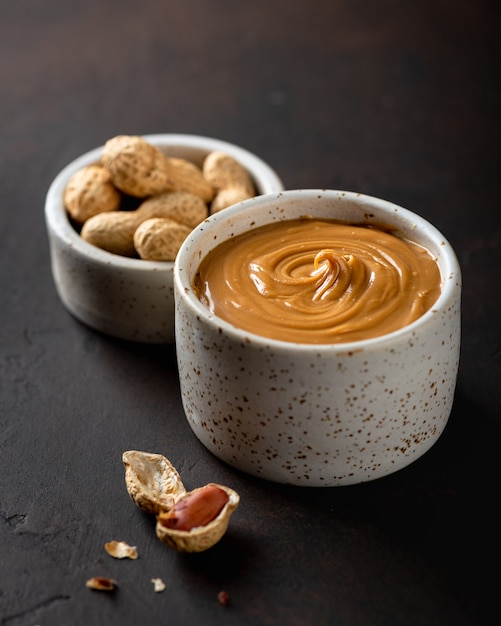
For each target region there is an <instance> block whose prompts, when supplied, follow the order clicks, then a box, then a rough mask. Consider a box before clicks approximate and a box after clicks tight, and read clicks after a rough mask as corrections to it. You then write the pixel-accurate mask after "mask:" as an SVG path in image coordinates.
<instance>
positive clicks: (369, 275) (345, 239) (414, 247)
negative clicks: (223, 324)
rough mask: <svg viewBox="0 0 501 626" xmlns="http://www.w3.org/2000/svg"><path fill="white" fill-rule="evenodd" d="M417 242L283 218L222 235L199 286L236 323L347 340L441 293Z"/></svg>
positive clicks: (381, 327)
mask: <svg viewBox="0 0 501 626" xmlns="http://www.w3.org/2000/svg"><path fill="white" fill-rule="evenodd" d="M440 284H441V279H440V271H439V269H438V265H437V263H436V261H435V260H434V259H433V257H432V256H431V254H430V253H429V252H428V250H426V249H425V248H423V247H422V246H420V245H418V244H416V243H414V242H411V241H408V240H404V239H402V238H399V237H397V236H396V235H394V234H392V233H391V232H390V231H385V230H384V229H379V228H375V227H372V226H362V225H351V224H344V223H339V222H336V221H332V220H322V219H316V218H302V219H296V220H289V221H285V222H284V221H282V222H277V223H273V224H269V225H266V226H262V227H260V228H257V229H255V230H252V231H249V232H246V233H244V234H241V235H238V236H235V237H233V238H232V239H229V240H227V241H225V242H223V243H222V244H220V245H219V246H218V247H216V248H215V249H214V250H212V251H211V252H210V253H209V254H208V255H207V256H206V258H205V259H203V260H202V262H201V264H200V267H199V268H198V272H197V274H196V277H195V280H194V288H195V291H196V293H197V296H198V297H199V299H200V300H201V302H203V303H204V304H205V305H206V306H207V307H208V308H209V309H210V310H211V311H212V312H213V313H215V314H216V315H218V316H219V317H221V318H223V319H225V320H226V321H228V322H230V323H231V324H233V325H234V326H236V327H238V328H242V329H244V330H247V331H250V332H253V333H256V334H258V335H262V336H265V337H269V338H273V339H279V340H283V341H290V342H296V343H314V344H326V343H345V342H349V341H359V340H363V339H369V338H373V337H378V336H380V335H384V334H386V333H390V332H392V331H395V330H397V329H400V328H402V327H404V326H407V325H408V324H410V323H411V322H413V321H414V320H416V319H417V318H419V317H420V316H421V315H423V313H425V312H426V311H427V310H428V309H430V307H431V306H432V305H433V303H434V302H435V301H436V300H437V298H438V296H439V294H440Z"/></svg>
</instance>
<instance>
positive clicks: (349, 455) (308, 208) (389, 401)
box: [174, 190, 461, 486]
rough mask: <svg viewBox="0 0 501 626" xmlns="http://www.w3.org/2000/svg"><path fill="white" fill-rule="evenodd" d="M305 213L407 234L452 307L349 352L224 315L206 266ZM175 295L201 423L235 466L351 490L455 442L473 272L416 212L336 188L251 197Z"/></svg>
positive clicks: (204, 237)
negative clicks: (216, 308) (206, 299)
mask: <svg viewBox="0 0 501 626" xmlns="http://www.w3.org/2000/svg"><path fill="white" fill-rule="evenodd" d="M304 214H309V215H312V216H316V217H324V218H334V219H341V220H348V221H350V222H354V223H363V224H367V223H373V224H381V223H383V224H388V225H393V226H394V227H395V228H396V230H397V231H399V232H400V233H401V234H402V235H403V236H405V237H406V238H409V239H412V240H414V241H415V242H417V243H420V244H421V245H423V246H425V247H426V248H427V249H428V250H429V251H431V253H432V254H433V255H434V256H435V257H436V259H437V262H438V265H439V268H440V273H441V279H442V289H441V295H440V296H439V299H438V300H437V302H436V303H435V305H434V306H433V307H432V309H430V310H429V311H428V312H427V313H425V314H424V315H423V316H422V317H420V318H419V319H418V320H416V321H415V322H413V323H412V324H410V325H408V326H406V327H405V328H403V329H401V330H398V331H395V332H393V333H390V334H387V335H384V336H382V337H379V338H375V339H370V340H364V341H358V342H352V343H345V344H335V345H334V344H329V345H310V344H299V343H289V342H283V341H275V340H271V339H266V338H264V337H261V336H258V335H255V334H252V333H249V332H246V331H243V330H240V329H238V328H235V327H234V326H232V325H231V324H229V323H227V322H225V321H224V320H222V319H221V318H219V317H216V316H215V315H214V314H212V313H210V312H209V310H208V309H207V308H206V307H205V306H204V305H203V304H202V303H201V302H200V301H199V299H198V298H197V296H196V294H195V292H194V290H193V286H192V283H193V280H194V276H195V273H196V271H197V269H198V266H199V263H200V260H201V259H202V258H203V257H204V256H205V255H206V254H207V253H208V252H209V251H210V250H211V249H212V248H214V247H215V246H216V245H218V244H219V243H221V242H223V241H224V240H225V239H227V238H229V237H231V236H232V235H234V234H239V233H242V232H244V231H247V230H248V229H251V228H255V227H257V226H261V225H264V224H268V223H271V222H275V221H277V220H284V219H292V218H296V217H300V216H302V215H304ZM174 287H175V297H176V342H177V354H178V364H179V375H180V382H181V392H182V398H183V404H184V410H185V413H186V416H187V419H188V422H189V424H190V426H191V428H192V429H193V432H194V433H195V435H196V436H197V437H198V438H199V439H200V441H201V442H202V443H203V444H204V445H205V446H206V447H207V448H208V449H209V450H210V451H211V452H212V453H214V454H215V455H216V456H218V457H219V458H220V459H222V460H223V461H225V462H227V463H228V464H230V465H232V466H234V467H235V468H238V469H239V470H242V471H244V472H247V473H249V474H253V475H255V476H258V477H261V478H264V479H268V480H271V481H276V482H279V483H286V484H291V485H302V486H336V485H350V484H354V483H360V482H365V481H370V480H373V479H376V478H379V477H382V476H385V475H387V474H390V473H392V472H395V471H397V470H399V469H401V468H403V467H405V466H407V465H409V464H410V463H412V462H413V461H414V460H416V459H417V458H419V457H420V456H421V455H423V454H424V453H425V452H426V451H427V450H428V449H429V448H430V447H431V446H432V445H433V444H434V443H435V442H436V441H437V439H438V438H439V436H440V434H441V433H442V431H443V429H444V427H445V425H446V423H447V420H448V418H449V414H450V411H451V406H452V402H453V397H454V390H455V384H456V377H457V369H458V360H459V347H460V296H461V275H460V268H459V266H458V262H457V259H456V256H455V254H454V251H453V250H452V248H451V246H450V245H449V243H448V242H447V241H446V239H445V238H444V237H443V236H442V235H441V234H440V232H438V231H437V230H436V228H434V227H433V226H432V225H431V224H429V223H428V222H426V221H425V220H423V219H422V218H420V217H419V216H417V215H415V214H413V213H411V212H409V211H408V210H406V209H403V208H401V207H399V206H396V205H394V204H391V203H389V202H386V201H384V200H380V199H376V198H371V197H367V196H363V195H360V194H355V193H349V192H340V191H329V190H292V191H285V192H283V193H279V194H268V195H266V196H262V197H259V198H255V199H252V200H248V201H245V202H243V203H241V204H240V205H234V206H233V207H230V208H229V209H227V210H226V211H225V212H224V214H220V215H217V214H216V215H214V216H213V217H211V218H209V219H208V220H207V221H206V222H204V223H202V224H201V225H199V226H198V227H197V228H196V229H195V230H194V231H193V233H192V234H191V236H189V237H188V239H187V240H186V241H185V243H184V244H183V246H182V248H181V250H180V252H179V254H178V258H177V261H176V266H175V270H174Z"/></svg>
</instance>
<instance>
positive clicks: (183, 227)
mask: <svg viewBox="0 0 501 626" xmlns="http://www.w3.org/2000/svg"><path fill="white" fill-rule="evenodd" d="M282 189H283V185H282V182H281V180H280V178H279V177H278V175H277V173H276V172H275V171H274V170H273V169H272V168H271V167H270V166H269V165H268V164H267V163H266V162H264V161H263V160H262V159H261V158H259V157H258V156H257V155H255V154H253V153H252V152H249V151H248V150H246V149H244V148H241V147H240V146H237V145H234V144H231V143H228V142H226V141H222V140H219V139H214V138H210V137H203V136H198V135H184V134H155V135H141V136H139V135H118V136H115V137H112V138H111V139H109V140H107V141H106V143H105V144H104V145H103V146H101V147H99V148H96V149H94V150H91V151H90V152H87V153H85V154H83V155H81V156H80V157H78V158H76V159H75V160H74V161H72V162H71V163H69V164H68V165H67V166H66V167H64V168H63V169H62V170H61V171H60V172H59V174H58V175H57V176H56V177H55V179H54V180H53V182H52V183H51V185H50V187H49V189H48V192H47V196H46V200H45V222H46V228H47V234H48V240H49V247H50V258H51V269H52V276H53V279H54V283H55V287H56V291H57V293H58V295H59V297H60V299H61V301H62V303H63V305H64V306H65V307H66V309H67V310H68V311H69V312H70V313H71V314H72V315H73V316H74V317H76V318H77V319H78V320H79V321H80V322H82V323H84V324H86V325H87V326H89V327H91V328H93V329H95V330H97V331H99V332H102V333H105V334H107V335H111V336H114V337H117V338H120V339H125V340H128V341H135V342H141V343H157V344H162V343H173V342H174V317H175V316H174V288H173V270H174V261H175V259H176V255H177V251H178V249H179V247H180V245H181V243H182V242H183V240H184V239H185V238H186V237H187V235H188V234H189V233H190V232H191V231H192V229H193V228H194V227H196V226H197V225H198V224H199V223H200V222H202V221H204V220H205V219H207V218H208V217H209V216H210V215H213V214H215V213H217V212H220V211H222V210H224V209H226V208H228V207H229V206H231V205H233V204H235V203H238V202H240V201H242V200H244V199H248V198H252V197H255V196H257V195H262V194H267V193H270V192H278V191H281V190H282Z"/></svg>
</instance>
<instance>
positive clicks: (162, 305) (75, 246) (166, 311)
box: [45, 134, 283, 343]
mask: <svg viewBox="0 0 501 626" xmlns="http://www.w3.org/2000/svg"><path fill="white" fill-rule="evenodd" d="M145 139H146V140H147V141H149V142H150V143H152V144H153V145H155V146H157V147H159V148H160V149H161V150H163V151H164V152H165V153H166V154H168V155H169V156H175V157H179V158H185V159H188V160H190V161H193V162H194V163H196V164H197V165H201V164H202V161H203V159H204V158H205V156H206V155H207V154H208V153H209V152H211V151H214V150H222V151H224V152H226V153H227V154H229V155H231V156H233V157H234V158H235V159H237V160H238V161H239V162H240V163H241V164H242V165H243V166H244V167H245V168H246V169H247V170H248V171H249V172H250V174H251V176H252V178H253V180H254V182H255V185H256V189H257V191H258V193H259V194H266V193H270V192H274V191H280V190H281V189H282V188H283V186H282V182H281V181H280V179H279V177H278V175H277V174H276V173H275V171H274V170H273V169H272V168H271V167H270V166H269V165H268V164H266V163H265V162H264V161H262V160H261V159H260V158H259V157H257V156H256V155H254V154H252V153H251V152H248V151H247V150H245V149H243V148H240V147H238V146H235V145H233V144H230V143H227V142H225V141H221V140H218V139H212V138H208V137H200V136H196V135H177V134H164V135H146V136H145ZM102 149H103V146H101V147H100V148H96V149H95V150H92V151H91V152H87V153H86V154H84V155H82V156H80V157H79V158H77V159H76V160H74V161H73V162H71V163H70V164H69V165H67V166H66V167H65V168H64V169H63V170H62V171H61V172H60V173H59V174H58V175H57V176H56V178H55V179H54V181H53V182H52V184H51V186H50V188H49V190H48V193H47V197H46V202H45V218H46V225H47V233H48V237H49V244H50V254H51V264H52V274H53V277H54V282H55V285H56V289H57V292H58V294H59V296H60V298H61V300H62V302H63V304H64V305H65V306H66V308H67V309H68V310H69V311H70V312H71V313H72V314H73V315H74V316H75V317H76V318H78V319H79V320H80V321H81V322H83V323H85V324H87V325H88V326H91V327H92V328H94V329H96V330H99V331H101V332H103V333H106V334H108V335H112V336H115V337H119V338H121V339H127V340H130V341H137V342H144V343H171V342H173V341H174V293H173V270H174V263H168V262H155V261H143V260H141V259H131V258H127V257H122V256H118V255H116V254H111V253H109V252H106V251H104V250H101V249H99V248H96V247H95V246H93V245H91V244H89V243H87V242H86V241H84V240H83V239H82V238H81V237H80V235H79V234H78V233H77V232H76V230H75V229H74V228H73V227H72V225H71V224H70V221H69V220H68V216H67V214H66V211H65V208H64V206H63V191H64V189H65V187H66V184H67V182H68V180H69V179H70V177H71V176H72V175H73V174H74V173H75V172H76V171H77V170H79V169H81V168H82V167H84V166H86V165H90V164H92V163H97V162H98V161H99V159H100V157H101V154H102Z"/></svg>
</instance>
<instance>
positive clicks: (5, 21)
mask: <svg viewBox="0 0 501 626" xmlns="http://www.w3.org/2000/svg"><path fill="white" fill-rule="evenodd" d="M498 6H499V5H498V4H497V3H496V2H494V1H490V0H476V1H475V2H472V1H471V0H454V1H452V0H416V1H414V0H409V1H406V2H401V1H398V0H382V1H376V0H375V1H374V2H373V1H368V0H366V1H363V0H330V1H321V0H319V1H317V2H315V0H308V1H306V0H296V1H295V2H288V1H286V0H266V1H262V2H261V1H259V0H257V1H254V2H234V1H230V0H212V1H211V0H173V1H170V2H169V1H168V0H164V1H162V0H142V1H141V2H138V1H134V0H85V1H79V2H73V1H72V0H65V1H63V0H60V1H57V0H44V1H41V0H15V1H13V2H3V3H2V7H1V10H0V202H1V208H0V233H1V238H2V243H1V247H0V255H1V258H0V298H1V309H0V311H1V318H0V625H1V626H19V625H27V626H35V625H41V626H52V625H58V626H59V625H64V626H66V625H68V626H71V625H73V624H78V625H80V624H85V625H89V624H90V625H101V624H103V625H121V626H129V625H138V626H142V625H144V624H146V625H149V624H155V625H156V624H171V625H173V626H177V625H183V624H190V625H191V624H203V625H211V624H222V625H225V624H228V625H236V626H240V625H245V626H252V625H261V624H262V625H275V624H276V625H279V626H281V625H286V624H287V625H291V626H292V625H296V624H297V625H310V624H318V625H328V626H330V625H333V626H336V625H340V626H414V625H416V626H434V625H440V626H449V625H450V626H466V625H480V624H491V623H493V620H494V618H490V617H489V616H490V615H491V614H492V615H495V614H496V613H498V611H499V610H498V597H499V573H498V569H499V528H500V520H499V513H498V501H499V494H500V478H501V471H500V454H499V445H500V435H501V429H500V417H501V416H500V400H499V397H500V394H499V390H500V383H501V378H500V367H499V361H500V331H499V319H500V318H499V314H498V310H499V305H498V299H499V295H500V294H499V282H500V278H499V277H500V273H499V272H500V267H501V266H500V255H499V250H500V228H499V225H500V218H499V214H500V209H499V206H500V197H499V186H498V183H499V173H500V171H499V164H500V162H499V146H500V144H501V137H500V132H499V114H500V112H501V107H500V104H501V103H500V91H499V65H498V62H497V59H496V53H499V27H500V21H499V11H498V8H497V7H498ZM163 132H174V133H189V134H199V135H206V136H209V137H217V138H220V139H224V140H226V141H230V142H232V143H236V144H238V145H240V146H242V147H245V148H247V149H249V150H251V151H253V152H255V153H257V154H258V155H260V156H261V157H262V158H263V159H265V160H266V161H267V162H269V163H270V164H271V165H272V166H273V167H274V168H275V169H276V171H277V172H278V174H279V175H280V176H281V178H282V180H283V182H284V185H285V187H286V188H319V187H328V188H333V189H343V190H352V191H359V192H362V193H366V194H370V195H375V196H378V197H382V198H384V199H386V200H390V201H392V202H395V203H397V204H400V205H402V206H404V207H406V208H408V209H411V210H412V211H414V212H416V213H419V214H421V215H422V216H423V217H425V218H427V219H428V220H429V221H431V222H433V223H434V224H435V226H437V227H438V228H439V230H441V231H442V232H443V233H444V235H445V236H446V237H447V238H448V239H449V241H450V242H451V243H452V245H453V246H454V248H455V250H456V252H457V255H458V258H459V261H460V264H461V266H462V271H463V280H464V286H463V337H462V356H461V364H460V372H459V378H458V384H457V391H456V398H455V403H454V407H453V410H452V414H451V417H450V420H449V423H448V425H447V428H446V430H445V432H444V434H443V435H442V437H441V438H440V440H439V441H438V443H437V444H436V445H435V446H434V447H433V448H432V449H431V450H430V451H429V452H428V453H427V454H425V455H424V456H423V457H422V458H421V459H419V460H418V461H416V462H415V463H414V464H413V465H411V466H409V467H408V468H406V469H404V470H401V471H400V472H398V473H396V474H394V475H392V476H389V477H387V478H383V479H380V480H378V481H375V482H373V483H367V484H364V485H360V486H353V487H343V488H324V489H307V488H293V487H289V486H281V485H276V484H272V483H267V482H264V481H260V480H257V479H254V478H252V477H249V476H247V475H244V474H241V473H239V472H237V471H235V470H233V469H231V468H229V467H227V466H226V465H224V464H223V463H221V462H220V461H218V460H217V459H216V458H214V457H213V456H212V455H211V454H210V453H209V452H208V451H207V450H206V449H205V448H204V447H203V446H202V445H201V444H200V443H199V442H198V440H197V439H196V438H195V436H194V435H193V434H192V432H191V430H190V429H189V426H188V423H187V422H186V420H185V418H184V415H183V410H182V406H181V402H180V394H179V386H178V378H177V369H176V355H175V349H174V347H173V346H147V345H140V344H130V343H128V342H125V341H120V340H116V339H113V338H110V337H108V336H105V335H101V334H99V333H97V332H95V331H93V330H91V329H89V328H87V327H85V326H84V325H82V324H81V323H80V322H78V321H77V320H76V319H74V318H73V317H72V316H71V315H70V314H69V313H68V312H67V311H66V310H65V309H64V307H63V305H62V304H61V302H60V300H59V298H58V296H57V294H56V291H55V287H54V284H53V280H52V275H51V270H50V260H49V249H48V242H47V236H46V231H45V223H44V214H43V210H44V199H45V194H46V191H47V189H48V187H49V184H50V182H51V181H52V179H53V178H54V176H55V175H56V174H57V173H58V171H59V170H60V169H61V168H62V167H63V166H64V165H65V164H66V163H68V162H69V161H71V160H72V159H74V158H75V157H77V156H78V155H79V154H81V153H83V152H86V151H87V150H90V149H92V148H95V147H97V146H100V145H102V144H103V143H104V142H105V141H106V140H107V139H108V138H110V137H112V136H115V135H117V134H149V133H163ZM128 449H138V450H145V451H150V452H160V453H162V454H164V455H165V456H167V457H168V458H169V459H170V460H171V462H172V463H173V464H174V466H175V467H176V468H177V469H178V471H179V473H180V474H181V476H182V479H183V482H184V483H185V485H186V486H187V487H188V488H194V487H198V486H201V485H204V484H206V483H207V482H219V483H223V484H226V485H228V486H231V487H232V488H233V489H235V490H236V491H238V492H239V494H240V497H241V503H240V506H239V508H238V509H237V511H236V512H235V514H234V516H233V517H232V520H231V523H230V528H229V530H228V533H227V534H226V535H225V537H224V538H223V539H222V540H221V542H220V543H219V544H217V545H216V546H215V547H214V548H212V549H211V550H208V551H207V552H204V553H200V554H191V555H189V554H181V553H177V552H174V551H173V550H171V549H169V548H167V547H166V546H164V545H163V544H161V543H160V542H159V541H158V540H157V539H156V537H155V534H154V527H153V524H152V518H150V517H149V516H147V515H145V514H143V513H141V511H139V510H138V509H137V508H136V507H135V506H134V503H133V502H132V501H131V500H130V498H129V496H128V494H127V492H126V489H125V483H124V472H123V466H122V461H121V455H122V452H123V451H124V450H128ZM111 540H123V541H127V542H128V543H129V544H131V545H135V546H137V548H138V550H139V559H137V560H136V561H131V560H120V561H119V560H115V559H112V558H111V557H109V556H108V555H107V554H106V553H105V551H104V547H103V546H104V543H105V542H108V541H111ZM92 576H108V577H111V578H113V579H115V580H116V581H117V582H118V588H117V590H116V591H115V592H113V593H104V592H96V591H91V590H89V589H87V588H86V587H85V581H86V580H87V579H88V578H90V577H92ZM157 577H158V578H161V579H162V580H163V581H164V582H165V584H166V589H165V591H164V592H162V593H155V592H154V590H153V585H152V583H151V579H152V578H157ZM221 590H225V591H226V592H227V593H228V595H229V604H228V605H226V606H225V605H222V604H221V603H219V602H218V599H217V596H218V593H219V592H220V591H221Z"/></svg>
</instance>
